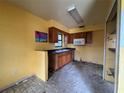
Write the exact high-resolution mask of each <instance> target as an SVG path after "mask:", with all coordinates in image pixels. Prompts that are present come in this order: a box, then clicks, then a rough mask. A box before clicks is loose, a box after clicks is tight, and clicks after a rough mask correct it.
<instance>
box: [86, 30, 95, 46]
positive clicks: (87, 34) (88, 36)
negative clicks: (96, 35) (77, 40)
mask: <svg viewBox="0 0 124 93" xmlns="http://www.w3.org/2000/svg"><path fill="white" fill-rule="evenodd" d="M92 34H93V32H86V44H91V43H92Z"/></svg>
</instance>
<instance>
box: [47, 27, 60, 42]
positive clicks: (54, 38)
mask: <svg viewBox="0 0 124 93" xmlns="http://www.w3.org/2000/svg"><path fill="white" fill-rule="evenodd" d="M49 42H50V43H57V42H58V31H57V30H56V28H54V27H51V28H49Z"/></svg>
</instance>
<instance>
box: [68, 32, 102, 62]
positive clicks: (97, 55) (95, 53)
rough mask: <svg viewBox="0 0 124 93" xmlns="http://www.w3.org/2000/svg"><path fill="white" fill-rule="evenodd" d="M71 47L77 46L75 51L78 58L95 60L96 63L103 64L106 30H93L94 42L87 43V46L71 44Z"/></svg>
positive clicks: (88, 60)
mask: <svg viewBox="0 0 124 93" xmlns="http://www.w3.org/2000/svg"><path fill="white" fill-rule="evenodd" d="M90 31H91V30H90ZM75 32H76V31H75ZM69 47H73V48H76V52H75V59H76V60H78V61H80V60H82V61H87V62H93V63H96V64H103V54H104V53H103V52H104V31H103V30H100V31H93V43H92V44H87V45H86V46H74V45H69Z"/></svg>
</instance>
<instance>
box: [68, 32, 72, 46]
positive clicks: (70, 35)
mask: <svg viewBox="0 0 124 93" xmlns="http://www.w3.org/2000/svg"><path fill="white" fill-rule="evenodd" d="M72 43H73V34H69V35H68V44H72Z"/></svg>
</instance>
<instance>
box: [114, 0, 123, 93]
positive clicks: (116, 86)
mask: <svg viewBox="0 0 124 93" xmlns="http://www.w3.org/2000/svg"><path fill="white" fill-rule="evenodd" d="M120 20H121V0H118V1H117V37H116V38H117V44H116V62H115V86H114V93H118V75H119V56H120V55H119V54H120V22H121V21H120Z"/></svg>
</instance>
